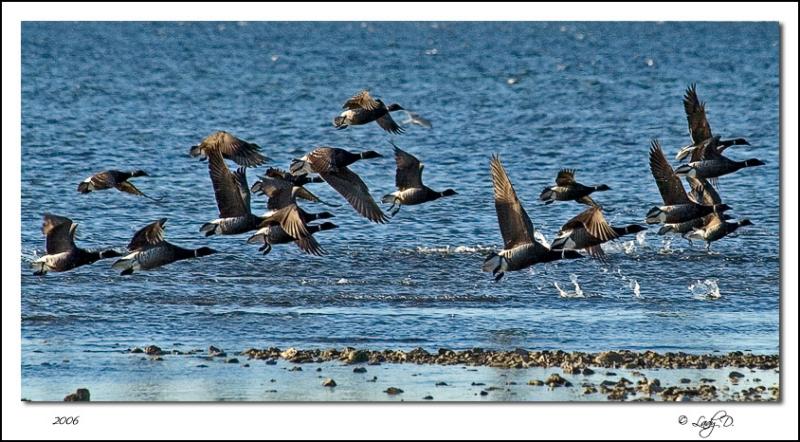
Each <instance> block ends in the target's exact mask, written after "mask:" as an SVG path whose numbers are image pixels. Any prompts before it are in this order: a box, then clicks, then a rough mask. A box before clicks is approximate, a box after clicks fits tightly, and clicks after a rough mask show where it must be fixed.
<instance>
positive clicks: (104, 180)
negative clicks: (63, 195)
mask: <svg viewBox="0 0 800 442" xmlns="http://www.w3.org/2000/svg"><path fill="white" fill-rule="evenodd" d="M140 176H149V175H148V174H147V172H145V171H143V170H134V171H130V172H123V171H120V170H104V171H102V172H97V173H96V174H94V175H92V176H90V177H89V178H86V179H85V180H83V181H82V182H80V183H79V184H78V192H80V193H84V194H86V193H90V192H93V191H95V190H105V189H111V188H112V187H113V188H115V189H117V190H119V191H120V192H125V193H130V194H131V195H139V196H143V197H145V198H149V199H153V200H155V199H154V198H150V197H149V196H147V195H145V194H144V193H142V191H140V190H139V189H137V188H136V186H134V185H133V184H132V183H131V182H130V181H128V180H129V179H131V178H135V177H140ZM156 201H157V200H156Z"/></svg>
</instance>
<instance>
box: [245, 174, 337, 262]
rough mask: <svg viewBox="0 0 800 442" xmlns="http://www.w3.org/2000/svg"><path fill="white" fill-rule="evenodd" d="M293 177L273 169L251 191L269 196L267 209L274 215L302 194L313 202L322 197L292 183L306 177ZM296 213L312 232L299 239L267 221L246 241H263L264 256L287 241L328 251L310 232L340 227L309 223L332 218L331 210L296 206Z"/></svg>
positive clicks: (314, 251)
mask: <svg viewBox="0 0 800 442" xmlns="http://www.w3.org/2000/svg"><path fill="white" fill-rule="evenodd" d="M290 177H292V175H289V177H286V175H284V173H283V171H280V170H277V169H271V170H268V171H267V174H266V176H264V177H263V178H261V181H258V182H256V183H255V184H253V187H252V188H251V190H252V191H254V192H260V193H263V194H264V195H266V196H267V198H268V200H267V209H269V210H272V211H273V214H274V213H275V212H276V211H279V210H281V209H284V208H285V207H288V206H292V205H295V206H296V198H297V197H302V198H304V199H307V200H310V201H318V200H319V199H318V198H317V197H316V196H315V195H314V194H312V193H311V192H308V191H307V190H306V189H305V188H303V187H301V186H297V185H293V184H292V183H295V184H297V183H300V182H302V181H304V180H299V181H292V178H290ZM303 177H305V175H303ZM284 178H287V179H284ZM297 212H298V214H299V216H300V219H301V221H302V222H303V223H304V224H305V227H306V230H307V231H308V233H309V234H308V236H305V237H302V238H300V239H297V238H294V237H292V236H291V235H289V234H288V233H286V231H285V230H284V229H283V228H282V227H281V226H280V225H279V224H278V225H276V224H275V223H270V222H267V223H265V224H264V225H263V226H259V227H260V228H259V229H258V231H257V232H256V233H255V234H254V235H253V236H251V237H250V238H248V240H247V243H248V244H258V243H260V244H262V246H261V248H260V249H259V251H261V252H263V253H264V254H265V255H266V254H267V253H269V252H270V251H271V250H272V246H273V245H275V244H285V243H289V242H295V244H297V246H298V247H299V248H300V250H302V251H304V252H306V253H309V254H312V255H317V256H320V255H323V254H325V250H324V249H322V247H321V246H320V245H319V244H318V243H317V241H316V240H315V239H314V238H313V237H312V236H311V235H312V234H314V233H317V232H319V231H322V230H331V229H335V228H336V227H337V226H336V225H335V224H333V223H328V222H326V223H323V224H320V225H309V224H308V223H309V222H311V221H315V220H319V219H327V218H332V217H333V214H332V213H330V212H321V213H308V212H306V211H305V210H303V209H302V208H300V207H297Z"/></svg>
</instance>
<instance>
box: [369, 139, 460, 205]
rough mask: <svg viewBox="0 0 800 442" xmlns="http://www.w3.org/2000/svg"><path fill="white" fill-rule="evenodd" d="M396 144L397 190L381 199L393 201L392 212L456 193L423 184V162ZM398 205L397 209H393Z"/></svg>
mask: <svg viewBox="0 0 800 442" xmlns="http://www.w3.org/2000/svg"><path fill="white" fill-rule="evenodd" d="M392 146H394V159H395V162H396V163H397V171H396V173H395V180H394V181H395V185H396V186H397V190H396V191H394V192H392V193H390V194H388V195H384V197H383V198H382V199H381V201H382V202H383V203H391V204H392V205H391V207H389V210H390V214H391V215H392V216H394V215H396V214H397V212H399V211H400V207H402V206H404V205H405V206H413V205H417V204H422V203H427V202H429V201H434V200H437V199H439V198H442V197H445V196H453V195H456V191H455V190H453V189H446V190H444V191H442V192H437V191H435V190H433V189H431V188H430V187H428V186H426V185H424V184H422V169H423V167H424V165H423V164H421V163H420V162H419V160H418V159H417V158H416V157H415V156H413V155H411V154H410V153H408V152H406V151H404V150H402V149H400V148H399V147H397V146H395V144H394V143H392ZM395 205H396V206H397V209H395V210H393V211H392V209H393V208H394V207H395Z"/></svg>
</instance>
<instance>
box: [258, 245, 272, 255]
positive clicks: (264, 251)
mask: <svg viewBox="0 0 800 442" xmlns="http://www.w3.org/2000/svg"><path fill="white" fill-rule="evenodd" d="M258 251H259V252H261V253H262V254H263V255H266V254H268V253H269V252H271V251H272V244H269V243H264V245H263V246H261V247H259V248H258Z"/></svg>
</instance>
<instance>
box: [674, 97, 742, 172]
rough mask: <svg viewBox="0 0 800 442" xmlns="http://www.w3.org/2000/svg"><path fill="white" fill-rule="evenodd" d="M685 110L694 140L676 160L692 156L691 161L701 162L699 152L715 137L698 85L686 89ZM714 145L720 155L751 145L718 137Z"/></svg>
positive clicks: (690, 134)
mask: <svg viewBox="0 0 800 442" xmlns="http://www.w3.org/2000/svg"><path fill="white" fill-rule="evenodd" d="M683 110H684V112H686V120H687V121H688V123H689V136H690V137H691V139H692V143H691V144H689V145H688V146H684V147H682V148H681V149H680V150H679V151H678V154H677V155H676V156H675V159H677V160H682V159H684V158H686V157H687V156H688V155H689V154H691V155H692V159H691V161H693V162H694V161H699V160H700V159H701V154H700V152H699V150H700V149H701V148H702V146H703V145H704V143H705V142H706V141H707V140H709V139H712V138H715V137H714V136H713V135H712V134H711V126H710V125H709V124H708V119H707V118H706V104H705V103H704V102H701V101H700V99H699V98H698V97H697V85H696V84H694V83H692V84H691V85H689V87H688V88H686V93H685V94H684V96H683ZM714 144H715V146H714V147H715V148H716V149H717V151H718V152H719V153H722V151H723V150H725V149H727V148H728V147H730V146H734V145H748V146H749V145H750V143H748V142H747V140H745V139H744V138H735V139H731V140H721V139H720V137H716V141H715V142H714Z"/></svg>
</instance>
